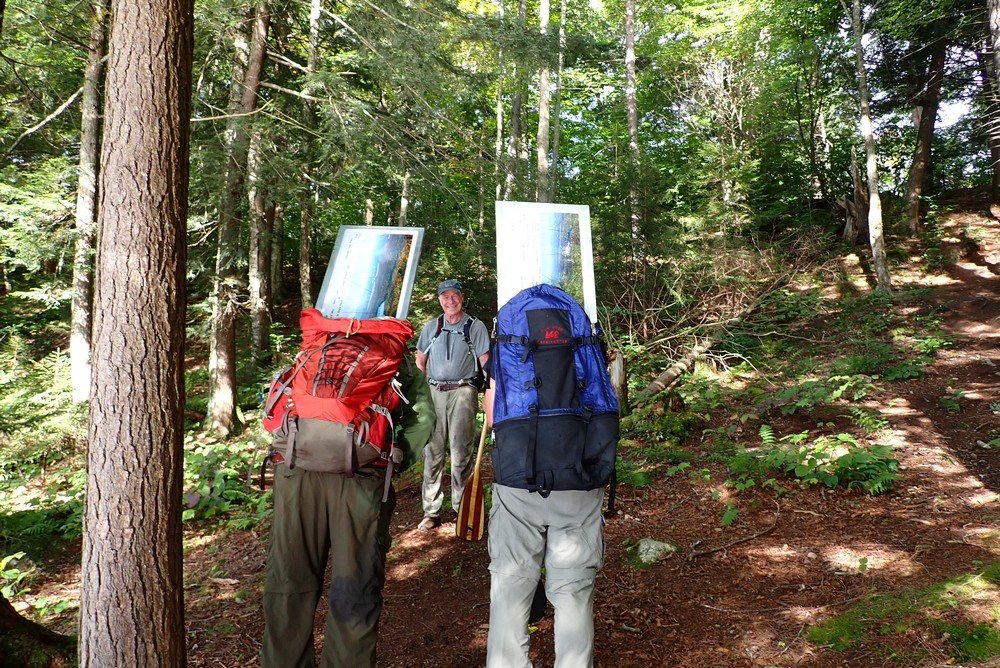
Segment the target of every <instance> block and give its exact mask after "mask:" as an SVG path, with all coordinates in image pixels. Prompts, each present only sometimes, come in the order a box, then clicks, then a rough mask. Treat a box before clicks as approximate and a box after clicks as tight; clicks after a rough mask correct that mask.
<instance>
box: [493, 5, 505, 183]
mask: <svg viewBox="0 0 1000 668" xmlns="http://www.w3.org/2000/svg"><path fill="white" fill-rule="evenodd" d="M503 3H504V0H498V2H497V14H498V16H499V18H500V23H501V24H503V17H504V6H503ZM497 69H498V74H497V78H496V79H497V98H496V105H497V108H496V117H497V120H496V123H497V135H496V142H495V144H494V155H495V160H496V161H495V162H494V165H493V176H494V178H495V179H496V193H495V199H497V200H499V199H502V198H503V196H504V181H505V175H506V167H505V166H504V154H503V74H502V73H503V71H504V69H505V63H504V53H503V48H502V47H501V48H499V50H498V51H497Z"/></svg>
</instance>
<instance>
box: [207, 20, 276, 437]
mask: <svg viewBox="0 0 1000 668" xmlns="http://www.w3.org/2000/svg"><path fill="white" fill-rule="evenodd" d="M269 23H270V14H269V11H268V6H267V3H266V2H265V3H263V4H262V5H261V6H260V7H259V8H258V9H257V12H256V15H255V17H254V20H253V30H252V33H251V38H250V44H249V51H248V52H247V53H246V65H245V68H244V67H241V66H240V65H241V63H240V58H241V55H242V49H240V48H237V50H236V55H235V57H234V61H233V62H234V66H233V99H232V100H231V102H235V104H234V105H233V108H232V109H231V112H232V118H231V119H230V121H229V127H228V128H227V129H226V142H227V147H228V159H227V164H226V185H225V188H224V189H223V193H222V199H221V201H220V203H219V229H218V253H217V255H216V262H215V286H214V290H213V292H214V295H215V303H214V306H213V310H212V342H211V344H212V345H211V351H210V357H209V364H208V369H209V375H210V381H209V384H210V388H209V391H210V397H209V405H208V424H209V427H210V428H211V429H212V430H213V431H215V432H217V433H220V434H228V433H229V432H230V431H232V430H233V428H234V427H235V426H236V311H237V308H238V307H237V294H238V292H237V283H238V275H237V266H236V258H237V257H238V256H239V233H240V213H239V200H240V198H242V196H243V184H244V176H245V170H246V166H247V151H248V149H249V146H248V143H249V142H248V139H247V129H246V123H247V118H246V117H247V115H248V114H251V113H252V112H253V110H254V109H255V108H256V106H257V91H258V90H259V88H260V79H261V75H262V73H263V70H264V53H265V46H266V39H267V30H268V24H269ZM238 42H239V37H237V43H238ZM241 75H242V76H241Z"/></svg>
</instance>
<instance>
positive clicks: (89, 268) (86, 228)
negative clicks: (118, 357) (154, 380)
mask: <svg viewBox="0 0 1000 668" xmlns="http://www.w3.org/2000/svg"><path fill="white" fill-rule="evenodd" d="M91 11H92V13H93V18H92V21H93V24H92V28H91V32H90V42H89V44H88V46H87V64H86V66H85V68H84V74H83V94H82V97H81V102H80V105H81V117H82V120H81V122H80V159H79V164H78V167H77V173H78V183H77V189H76V249H75V253H74V258H73V302H72V323H71V326H70V339H69V357H70V375H71V376H72V381H73V400H74V401H77V402H83V401H86V400H87V399H88V398H90V331H91V307H92V305H91V297H92V294H93V280H94V269H93V266H94V260H93V254H94V232H95V224H96V221H97V171H98V168H99V157H100V156H99V154H100V137H101V79H102V78H103V76H104V52H105V46H106V44H107V22H108V15H107V14H108V12H107V4H106V1H105V0H95V2H93V3H92V4H91Z"/></svg>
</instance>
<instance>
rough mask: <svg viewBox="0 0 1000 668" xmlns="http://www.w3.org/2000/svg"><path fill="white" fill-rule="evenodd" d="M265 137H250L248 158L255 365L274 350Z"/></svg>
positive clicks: (248, 283) (252, 332) (250, 305)
mask: <svg viewBox="0 0 1000 668" xmlns="http://www.w3.org/2000/svg"><path fill="white" fill-rule="evenodd" d="M260 142H261V134H260V130H255V131H254V132H253V134H252V135H251V137H250V150H249V153H248V155H247V174H248V175H249V181H250V187H249V188H248V189H247V199H248V200H249V204H250V257H249V263H248V265H249V275H248V280H247V285H248V287H249V288H250V300H249V307H250V340H251V354H252V355H253V362H254V365H255V366H256V365H259V364H260V363H261V362H262V361H265V360H266V358H267V356H268V352H269V351H270V347H271V343H270V341H271V311H270V304H269V299H268V297H269V294H270V286H269V285H268V279H269V278H270V268H271V267H270V264H271V263H270V260H269V258H268V248H269V246H270V236H271V220H270V219H269V218H268V207H267V204H266V198H265V195H264V187H263V183H262V179H261V155H260V152H261V147H260Z"/></svg>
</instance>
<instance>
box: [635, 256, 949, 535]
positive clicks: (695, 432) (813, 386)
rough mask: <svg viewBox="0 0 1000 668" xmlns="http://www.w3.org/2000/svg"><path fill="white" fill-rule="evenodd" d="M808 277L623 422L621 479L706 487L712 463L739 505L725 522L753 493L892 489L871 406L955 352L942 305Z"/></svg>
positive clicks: (774, 297) (890, 460)
mask: <svg viewBox="0 0 1000 668" xmlns="http://www.w3.org/2000/svg"><path fill="white" fill-rule="evenodd" d="M814 279H815V280H814V284H813V285H812V286H809V285H804V286H803V285H798V286H796V287H786V288H784V289H781V290H778V291H775V292H773V293H771V294H770V295H768V296H767V297H766V298H765V299H763V300H762V302H761V304H760V306H759V308H758V310H757V311H756V312H755V313H753V314H752V315H751V316H750V317H749V318H748V319H747V320H746V321H745V322H744V323H743V324H742V325H740V327H739V328H737V329H734V330H733V331H731V332H730V333H729V335H728V338H726V339H724V340H722V341H720V342H718V343H717V344H716V346H714V347H713V349H712V352H711V353H710V355H709V361H708V362H700V363H698V364H697V365H696V366H695V369H694V371H693V372H692V373H691V374H688V375H685V376H684V377H682V378H681V380H680V381H679V382H678V383H677V384H676V385H675V386H674V387H673V388H672V389H671V390H670V391H669V392H667V393H663V394H661V395H660V396H658V397H655V398H654V399H653V400H651V401H649V402H648V403H646V404H644V405H643V406H642V407H640V408H638V409H636V410H635V411H634V412H633V413H632V414H631V415H630V416H629V417H627V418H625V419H624V420H623V422H622V433H623V437H625V438H626V439H627V440H626V441H624V442H623V447H622V448H621V452H620V454H621V459H622V461H621V462H620V463H619V466H618V474H619V479H620V480H624V481H626V484H633V485H637V486H641V485H644V484H649V483H650V482H651V481H652V480H654V479H655V478H656V477H657V476H660V477H663V476H664V475H668V474H674V473H678V472H680V471H682V470H685V469H686V470H687V473H688V475H690V476H692V477H701V478H703V479H705V480H706V481H710V479H711V476H712V474H711V473H706V472H707V471H709V465H710V463H711V462H718V463H721V464H723V465H724V468H725V471H726V473H727V474H728V476H729V479H728V480H726V485H727V486H728V487H729V488H730V489H731V490H732V491H733V492H735V494H736V497H737V498H736V500H734V501H730V502H729V503H730V504H731V506H732V507H730V506H727V508H726V511H725V512H724V513H723V519H724V520H725V519H728V520H729V521H730V523H731V521H732V518H733V517H735V514H736V513H737V507H738V505H739V504H740V501H739V498H738V497H739V495H740V494H741V493H744V492H748V490H751V489H753V488H756V489H768V490H770V491H772V492H773V493H777V494H783V493H786V492H787V491H788V490H789V488H790V487H791V486H803V487H809V486H826V487H843V488H846V489H849V490H855V489H856V490H859V491H863V492H865V493H868V494H881V493H884V492H886V491H888V490H890V489H891V488H892V487H893V485H894V484H895V483H896V482H897V481H898V480H899V478H900V473H899V462H898V460H897V459H896V457H895V455H894V453H893V451H892V449H891V448H890V447H889V446H887V445H884V444H882V443H880V442H879V438H880V437H881V436H882V435H883V433H884V432H885V430H886V429H887V428H888V426H889V421H888V420H887V418H886V417H885V416H884V415H883V414H882V413H881V412H880V410H879V409H878V408H877V407H878V406H880V405H881V404H882V396H883V395H884V393H885V392H886V391H887V390H889V389H891V386H892V384H893V383H899V382H908V381H912V380H914V379H919V378H920V377H922V376H923V374H924V373H925V371H926V369H927V368H928V367H929V366H930V365H931V364H933V363H934V359H935V357H936V355H937V354H938V352H939V351H941V350H942V349H944V348H947V347H949V346H951V345H953V344H954V341H953V340H952V339H951V338H950V337H949V336H948V335H947V334H946V333H945V332H944V331H943V329H942V315H941V313H942V308H944V307H941V306H940V305H933V304H932V303H931V302H930V301H929V300H928V297H929V295H930V292H929V291H928V290H926V289H923V288H913V289H904V290H900V291H898V292H896V293H894V294H893V295H891V296H887V295H882V294H876V293H871V292H859V291H858V290H857V288H855V287H854V286H853V285H852V284H850V282H849V281H848V280H847V277H846V275H837V276H829V275H827V274H822V273H818V274H817V276H816V277H814ZM837 282H839V284H840V285H841V289H840V294H839V295H838V294H836V293H835V292H833V291H832V290H831V289H830V287H829V286H830V285H831V284H835V283H837ZM639 367H640V368H642V365H641V364H640V365H639ZM962 397H963V395H962V394H961V390H960V388H958V389H950V390H949V394H948V395H945V396H943V397H941V399H940V403H941V405H942V406H945V407H946V408H947V409H948V410H949V411H952V412H959V411H960V410H961V402H962ZM678 453H683V454H682V455H680V454H678ZM725 523H726V522H724V524H725Z"/></svg>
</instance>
